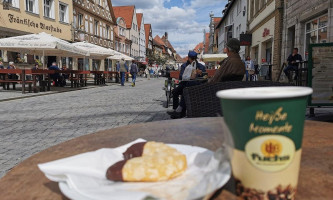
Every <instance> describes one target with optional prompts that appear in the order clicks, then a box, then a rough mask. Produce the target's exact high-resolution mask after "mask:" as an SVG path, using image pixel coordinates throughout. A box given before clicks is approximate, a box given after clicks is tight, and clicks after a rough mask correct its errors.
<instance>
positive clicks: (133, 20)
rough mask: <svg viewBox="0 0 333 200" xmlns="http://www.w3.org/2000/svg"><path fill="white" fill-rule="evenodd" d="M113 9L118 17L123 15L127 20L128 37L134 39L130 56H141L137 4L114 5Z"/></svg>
mask: <svg viewBox="0 0 333 200" xmlns="http://www.w3.org/2000/svg"><path fill="white" fill-rule="evenodd" d="M113 11H114V14H115V16H116V18H118V17H122V18H123V19H124V20H125V22H126V38H130V40H131V41H132V45H131V47H130V56H131V57H133V58H137V57H139V27H138V20H137V17H136V9H135V6H114V7H113Z"/></svg>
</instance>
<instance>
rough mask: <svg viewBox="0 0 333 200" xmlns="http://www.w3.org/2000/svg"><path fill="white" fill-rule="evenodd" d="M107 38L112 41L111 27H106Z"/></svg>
mask: <svg viewBox="0 0 333 200" xmlns="http://www.w3.org/2000/svg"><path fill="white" fill-rule="evenodd" d="M106 38H107V39H110V26H106Z"/></svg>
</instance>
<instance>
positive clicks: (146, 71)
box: [145, 67, 150, 80]
mask: <svg viewBox="0 0 333 200" xmlns="http://www.w3.org/2000/svg"><path fill="white" fill-rule="evenodd" d="M145 73H146V76H147V78H148V80H150V73H149V69H148V67H146V69H145Z"/></svg>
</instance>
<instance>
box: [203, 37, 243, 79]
mask: <svg viewBox="0 0 333 200" xmlns="http://www.w3.org/2000/svg"><path fill="white" fill-rule="evenodd" d="M239 50H240V42H239V40H238V39H236V38H231V39H229V40H228V42H227V44H226V46H225V48H224V52H225V53H226V54H227V55H228V58H226V59H224V60H223V61H222V62H220V68H219V69H218V70H216V72H215V74H214V76H213V77H212V78H211V79H210V80H209V81H208V83H217V82H224V81H242V80H243V77H244V74H245V67H244V63H243V61H242V59H241V58H240V56H239V54H238V52H239Z"/></svg>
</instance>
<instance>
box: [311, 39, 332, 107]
mask: <svg viewBox="0 0 333 200" xmlns="http://www.w3.org/2000/svg"><path fill="white" fill-rule="evenodd" d="M309 53H310V54H309V73H308V75H309V77H308V78H309V86H310V87H312V89H313V94H312V96H311V98H310V99H309V105H310V106H333V43H326V44H312V45H310V52H309Z"/></svg>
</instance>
